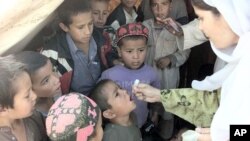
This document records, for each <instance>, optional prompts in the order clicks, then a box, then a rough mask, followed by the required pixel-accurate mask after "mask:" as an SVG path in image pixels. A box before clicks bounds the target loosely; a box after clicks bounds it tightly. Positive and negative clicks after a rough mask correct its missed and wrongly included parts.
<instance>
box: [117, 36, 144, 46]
mask: <svg viewBox="0 0 250 141" xmlns="http://www.w3.org/2000/svg"><path fill="white" fill-rule="evenodd" d="M127 40H145V41H146V44H147V38H146V37H145V36H142V35H131V36H126V37H123V38H122V39H121V40H120V41H119V42H118V43H117V46H118V47H120V48H121V46H122V45H123V42H124V41H127Z"/></svg>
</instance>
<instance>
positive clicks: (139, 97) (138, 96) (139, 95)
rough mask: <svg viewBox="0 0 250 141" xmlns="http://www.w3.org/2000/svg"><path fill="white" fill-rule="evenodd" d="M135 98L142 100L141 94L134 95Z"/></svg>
mask: <svg viewBox="0 0 250 141" xmlns="http://www.w3.org/2000/svg"><path fill="white" fill-rule="evenodd" d="M135 96H136V97H137V99H139V100H143V99H144V98H143V95H142V94H141V93H136V94H135Z"/></svg>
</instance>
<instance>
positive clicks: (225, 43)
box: [192, 0, 250, 141]
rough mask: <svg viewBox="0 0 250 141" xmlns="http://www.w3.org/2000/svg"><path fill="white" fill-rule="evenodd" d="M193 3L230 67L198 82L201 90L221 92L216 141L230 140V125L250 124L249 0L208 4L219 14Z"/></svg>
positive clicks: (215, 121)
mask: <svg viewBox="0 0 250 141" xmlns="http://www.w3.org/2000/svg"><path fill="white" fill-rule="evenodd" d="M200 1H201V0H192V3H193V6H194V9H195V12H196V14H197V15H198V17H199V19H200V29H201V30H202V31H203V32H204V33H205V34H206V35H207V36H208V38H209V40H210V42H211V45H212V48H213V51H214V52H215V54H216V55H217V56H218V57H219V58H221V59H222V60H223V61H225V62H227V63H228V64H227V65H226V66H225V67H224V68H223V69H221V70H220V71H219V72H217V73H215V74H213V75H212V76H210V77H207V78H206V79H205V80H203V81H201V82H198V81H194V82H193V83H192V87H193V88H195V89H198V90H209V91H212V90H215V89H218V88H220V87H221V88H222V89H221V101H220V106H219V108H218V110H217V112H216V114H215V115H214V118H213V121H212V125H211V137H212V139H213V140H215V141H217V140H218V141H223V140H229V125H230V124H250V111H249V107H250V102H249V99H250V92H249V88H250V73H249V72H250V55H249V54H250V45H249V39H250V11H249V5H250V1H249V0H240V1H239V0H204V1H205V3H206V4H208V5H209V6H212V7H215V8H216V9H217V10H218V13H216V10H206V9H204V7H202V6H203V4H201V3H202V2H200Z"/></svg>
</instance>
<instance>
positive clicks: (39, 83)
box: [15, 51, 61, 118]
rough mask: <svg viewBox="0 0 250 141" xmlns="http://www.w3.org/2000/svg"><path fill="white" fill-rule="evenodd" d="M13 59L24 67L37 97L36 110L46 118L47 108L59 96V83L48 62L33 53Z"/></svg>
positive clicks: (26, 53)
mask: <svg viewBox="0 0 250 141" xmlns="http://www.w3.org/2000/svg"><path fill="white" fill-rule="evenodd" d="M15 58H16V60H18V61H20V62H22V63H24V64H25V65H26V68H27V71H28V73H29V74H30V78H31V82H32V89H33V91H34V92H35V93H36V95H37V102H36V110H37V111H39V112H40V113H42V115H43V116H44V117H45V118H46V117H47V114H48V111H49V108H50V107H51V105H52V104H53V103H54V98H56V97H58V96H60V95H61V87H60V85H61V83H60V81H59V78H58V76H57V75H56V74H55V72H53V68H52V64H51V62H50V60H49V59H48V58H47V57H46V56H44V55H42V54H40V53H39V52H34V51H23V52H20V53H17V54H15Z"/></svg>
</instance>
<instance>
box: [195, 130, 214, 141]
mask: <svg viewBox="0 0 250 141" xmlns="http://www.w3.org/2000/svg"><path fill="white" fill-rule="evenodd" d="M195 131H196V132H198V133H199V134H200V135H199V137H198V141H212V139H211V136H210V128H196V129H195Z"/></svg>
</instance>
